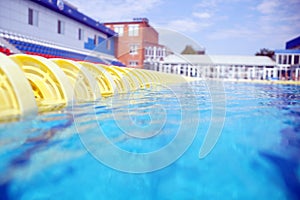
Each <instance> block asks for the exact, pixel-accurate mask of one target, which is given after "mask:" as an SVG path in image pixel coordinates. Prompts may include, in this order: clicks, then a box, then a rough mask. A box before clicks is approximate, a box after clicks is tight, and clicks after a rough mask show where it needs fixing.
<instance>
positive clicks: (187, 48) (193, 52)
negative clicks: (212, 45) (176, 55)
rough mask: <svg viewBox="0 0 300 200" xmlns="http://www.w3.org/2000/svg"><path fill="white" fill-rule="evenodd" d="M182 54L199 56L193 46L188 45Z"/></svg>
mask: <svg viewBox="0 0 300 200" xmlns="http://www.w3.org/2000/svg"><path fill="white" fill-rule="evenodd" d="M181 54H197V51H196V50H195V49H194V48H193V47H192V46H191V45H186V46H185V49H184V50H183V51H182V52H181Z"/></svg>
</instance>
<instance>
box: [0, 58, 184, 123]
mask: <svg viewBox="0 0 300 200" xmlns="http://www.w3.org/2000/svg"><path fill="white" fill-rule="evenodd" d="M183 81H185V79H184V78H182V77H181V76H180V75H174V74H166V73H161V72H155V71H149V70H144V69H133V68H125V67H117V66H108V65H103V64H95V63H90V62H85V61H78V62H76V61H72V60H68V59H61V58H55V59H46V58H44V57H40V56H35V55H27V54H14V55H10V56H6V55H5V54H2V53H0V121H7V120H10V119H18V118H20V117H22V116H26V115H29V114H33V115H35V114H37V113H38V112H39V113H41V112H49V111H56V110H60V109H62V108H64V107H66V106H68V105H70V104H71V102H72V101H73V102H75V103H82V102H90V101H95V100H98V99H101V98H107V97H110V96H112V95H117V94H122V93H129V92H131V91H135V90H139V89H149V88H152V87H155V85H156V84H172V83H179V82H183Z"/></svg>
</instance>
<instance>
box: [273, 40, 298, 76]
mask: <svg viewBox="0 0 300 200" xmlns="http://www.w3.org/2000/svg"><path fill="white" fill-rule="evenodd" d="M275 58H276V63H277V64H278V68H279V71H280V75H279V76H280V79H292V80H300V36H298V37H297V38H294V39H292V40H289V41H287V42H286V48H285V49H279V50H275Z"/></svg>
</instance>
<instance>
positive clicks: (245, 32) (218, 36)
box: [208, 27, 259, 40]
mask: <svg viewBox="0 0 300 200" xmlns="http://www.w3.org/2000/svg"><path fill="white" fill-rule="evenodd" d="M258 36H259V35H257V34H256V32H255V30H249V29H246V28H243V27H235V28H229V29H222V30H218V31H215V32H212V33H211V34H210V35H209V36H208V37H209V38H210V39H213V40H223V39H233V38H252V39H253V38H254V37H258Z"/></svg>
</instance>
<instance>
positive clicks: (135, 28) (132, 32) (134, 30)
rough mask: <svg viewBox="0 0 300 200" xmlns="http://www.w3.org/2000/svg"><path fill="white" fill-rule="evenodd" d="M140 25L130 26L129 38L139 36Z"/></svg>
mask: <svg viewBox="0 0 300 200" xmlns="http://www.w3.org/2000/svg"><path fill="white" fill-rule="evenodd" d="M138 35H139V25H136V24H135V25H128V36H138Z"/></svg>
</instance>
